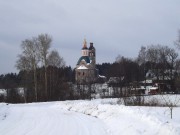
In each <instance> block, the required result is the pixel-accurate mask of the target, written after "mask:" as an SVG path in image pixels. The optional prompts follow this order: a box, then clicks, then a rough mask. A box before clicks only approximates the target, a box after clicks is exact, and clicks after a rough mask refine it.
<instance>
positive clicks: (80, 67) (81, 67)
mask: <svg viewBox="0 0 180 135" xmlns="http://www.w3.org/2000/svg"><path fill="white" fill-rule="evenodd" d="M77 69H88V68H87V67H85V66H84V65H81V66H79V67H78V68H77Z"/></svg>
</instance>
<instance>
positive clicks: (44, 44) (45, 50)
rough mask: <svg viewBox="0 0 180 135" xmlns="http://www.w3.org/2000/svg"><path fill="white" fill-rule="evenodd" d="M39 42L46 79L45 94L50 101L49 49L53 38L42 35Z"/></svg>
mask: <svg viewBox="0 0 180 135" xmlns="http://www.w3.org/2000/svg"><path fill="white" fill-rule="evenodd" d="M37 40H38V47H39V48H38V49H39V54H40V58H41V62H42V64H43V66H44V79H45V84H44V86H45V93H46V100H48V89H47V65H48V63H47V58H48V54H49V49H50V47H51V42H52V38H51V37H50V36H49V35H48V34H41V35H39V36H38V38H37Z"/></svg>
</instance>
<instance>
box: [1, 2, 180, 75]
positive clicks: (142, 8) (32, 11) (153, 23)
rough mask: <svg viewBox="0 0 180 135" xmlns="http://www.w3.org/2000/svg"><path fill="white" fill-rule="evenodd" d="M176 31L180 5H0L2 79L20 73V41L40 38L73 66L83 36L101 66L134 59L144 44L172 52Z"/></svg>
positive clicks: (78, 54)
mask: <svg viewBox="0 0 180 135" xmlns="http://www.w3.org/2000/svg"><path fill="white" fill-rule="evenodd" d="M178 29H180V1H179V0H74V1H73V0H14V1H12V0H0V63H1V64H0V74H2V73H8V72H16V69H15V67H14V65H15V62H16V60H17V55H18V54H19V53H20V52H21V50H20V44H21V41H22V40H24V39H26V38H31V37H33V36H37V35H38V34H41V33H48V34H49V35H51V36H52V37H53V44H52V48H53V49H57V50H58V51H59V53H60V55H61V56H63V57H64V59H65V61H66V64H67V65H71V66H72V67H75V64H76V62H77V60H78V58H79V57H80V55H81V47H82V43H83V39H84V37H86V39H87V42H88V43H89V42H94V46H95V47H96V50H97V63H102V62H113V61H114V60H115V57H116V56H117V55H118V54H120V55H123V56H126V57H136V56H137V55H138V51H139V50H140V47H141V46H142V45H145V46H146V45H150V44H162V45H168V46H171V47H174V45H173V41H174V40H176V39H177V31H178Z"/></svg>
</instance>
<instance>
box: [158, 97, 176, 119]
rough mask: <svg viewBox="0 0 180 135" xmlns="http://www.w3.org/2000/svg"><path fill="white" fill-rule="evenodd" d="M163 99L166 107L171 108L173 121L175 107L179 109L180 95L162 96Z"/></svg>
mask: <svg viewBox="0 0 180 135" xmlns="http://www.w3.org/2000/svg"><path fill="white" fill-rule="evenodd" d="M161 97H162V99H163V100H164V102H165V105H166V106H167V107H168V108H169V110H170V115H171V119H172V118H173V109H174V107H177V106H178V104H179V102H180V98H179V95H178V94H174V95H161Z"/></svg>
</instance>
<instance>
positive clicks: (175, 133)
mask: <svg viewBox="0 0 180 135" xmlns="http://www.w3.org/2000/svg"><path fill="white" fill-rule="evenodd" d="M110 103H112V102H110ZM59 107H60V108H61V109H65V110H69V111H75V112H79V113H83V114H86V115H90V116H93V117H96V118H98V119H101V120H102V121H103V122H104V123H106V124H107V127H108V128H109V129H108V131H109V132H110V133H111V134H112V135H120V134H121V135H129V134H130V135H141V134H142V135H162V134H163V135H179V134H180V117H178V116H177V114H174V119H175V120H171V119H170V116H169V113H168V108H165V107H126V106H124V105H110V104H108V102H107V104H101V103H100V100H99V101H96V100H94V101H76V102H71V101H66V102H60V104H59ZM175 110H176V111H175V113H177V112H180V108H176V109H175Z"/></svg>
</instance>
